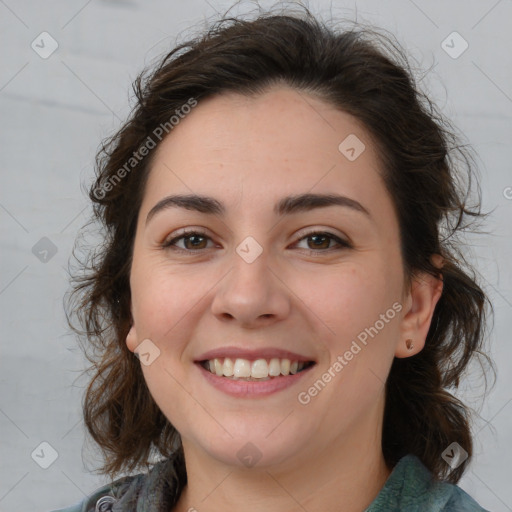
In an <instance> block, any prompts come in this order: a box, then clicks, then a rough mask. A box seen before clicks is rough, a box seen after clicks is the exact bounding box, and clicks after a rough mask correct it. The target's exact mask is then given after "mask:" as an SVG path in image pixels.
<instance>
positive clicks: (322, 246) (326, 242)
mask: <svg viewBox="0 0 512 512" xmlns="http://www.w3.org/2000/svg"><path fill="white" fill-rule="evenodd" d="M303 240H306V244H307V247H304V249H306V250H307V251H309V252H311V253H318V252H320V253H321V252H330V251H331V250H336V249H341V248H350V247H351V245H350V244H349V243H348V242H347V241H345V240H342V239H341V238H339V237H338V236H336V235H334V234H333V233H328V232H323V231H322V232H317V231H315V232H312V233H308V234H307V235H306V236H303V237H302V238H301V239H300V240H299V242H298V243H300V242H302V241H303ZM332 242H334V245H332Z"/></svg>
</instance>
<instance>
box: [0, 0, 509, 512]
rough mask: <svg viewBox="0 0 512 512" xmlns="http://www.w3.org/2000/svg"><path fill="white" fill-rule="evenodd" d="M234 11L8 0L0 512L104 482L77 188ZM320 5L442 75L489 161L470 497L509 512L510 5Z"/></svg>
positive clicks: (433, 85) (44, 503) (469, 390)
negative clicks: (171, 62) (485, 309)
mask: <svg viewBox="0 0 512 512" xmlns="http://www.w3.org/2000/svg"><path fill="white" fill-rule="evenodd" d="M229 5H231V2H219V1H215V0H208V1H206V0H188V1H184V0H174V1H167V2H166V1H163V0H152V1H145V2H143V1H142V0H117V1H116V0H110V1H108V0H92V1H86V0H80V1H79V0H74V1H64V0H52V1H45V2H38V1H36V0H0V55H1V60H0V62H1V66H0V109H1V120H2V123H1V128H0V140H1V145H0V147H1V152H0V159H1V166H0V169H1V170H0V180H1V181H0V230H1V231H0V233H1V241H2V259H1V272H0V307H1V333H2V340H1V360H0V365H1V366H0V383H1V401H0V428H1V438H0V442H1V446H0V460H1V472H0V510H1V511H10V512H21V511H24V512H27V511H45V510H50V509H53V508H57V507H62V506H65V505H70V504H72V503H75V502H77V501H78V500H79V499H81V498H82V497H83V495H85V494H88V493H90V492H91V491H92V490H93V489H95V488H96V487H98V486H99V485H101V484H103V483H104V481H105V479H104V478H103V477H100V476H95V475H93V474H91V473H90V472H89V471H88V470H86V469H85V468H84V462H83V461H85V462H86V463H87V467H88V468H89V469H91V470H92V469H93V468H94V467H95V463H96V462H97V460H98V459H97V454H95V452H94V451H92V447H91V446H90V444H89V443H88V444H87V445H86V446H85V448H83V442H84V429H83V424H82V421H81V405H80V402H81V398H82V393H83V388H84V386H85V381H84V380H83V379H78V380H77V377H78V376H79V372H80V370H81V369H82V368H83V366H84V360H83V357H82V354H81V352H80V350H79V349H78V347H77V344H76V342H75V340H74V338H73V336H72V335H70V333H69V331H68V328H67V325H66V322H65V317H64V313H63V307H62V299H63V296H64V293H65V292H66V290H67V289H68V278H67V273H66V270H65V269H66V268H67V263H68V259H69V256H70V252H71V249H72V246H73V242H74V238H75V236H76V234H77V231H78V229H79V228H80V227H81V226H82V225H83V224H84V223H85V222H86V220H87V218H88V214H89V206H88V203H87V201H86V198H85V196H84V194H83V193H82V190H81V183H82V182H85V183H89V182H90V180H91V177H92V169H93V159H94V154H95V152H96V149H97V147H98V144H99V142H100V140H101V139H102V138H103V137H105V136H106V135H109V134H110V133H112V131H113V129H114V128H115V127H117V126H118V125H119V123H120V120H122V119H124V118H125V117H126V115H127V114H128V112H129V104H128V95H129V93H130V85H131V82H132V80H133V79H134V77H135V76H136V74H137V73H138V72H139V71H140V70H141V68H142V67H143V66H144V65H145V64H147V63H149V62H150V61H151V60H152V59H153V58H155V57H156V56H157V55H159V54H161V53H162V52H164V51H167V50H168V49H169V48H170V47H171V46H173V45H174V44H175V42H176V37H177V36H178V35H179V36H180V39H181V38H185V37H186V36H187V35H188V34H192V32H190V31H189V30H188V27H195V29H194V30H199V29H200V27H201V25H202V20H204V19H206V18H210V17H211V16H215V12H216V11H222V12H223V11H224V10H225V9H226V8H227V7H228V6H229ZM246 5H247V3H244V4H243V6H242V7H241V8H235V9H234V10H233V13H234V14H237V13H239V12H246V11H247V10H249V9H248V7H244V6H246ZM262 5H263V6H269V5H272V3H271V2H262ZM310 7H311V9H312V10H313V12H315V13H317V14H318V13H320V14H321V15H322V17H323V18H324V19H329V18H330V16H331V14H330V13H331V12H332V15H333V16H334V17H342V16H343V17H347V18H349V19H354V18H355V17H356V12H357V18H358V19H359V20H360V21H365V22H369V23H375V24H377V25H378V26H381V27H383V28H386V29H388V30H390V31H392V32H393V33H395V34H396V36H397V37H398V39H399V40H400V41H401V42H402V44H403V45H404V46H405V47H406V48H407V50H408V51H409V53H410V54H411V55H412V56H414V57H415V58H416V59H417V62H418V64H419V65H420V66H421V67H422V68H423V69H427V68H429V67H432V66H433V69H432V70H431V71H430V72H429V73H428V74H426V76H425V78H424V79H423V80H422V82H421V83H422V85H423V86H424V87H425V88H426V89H427V90H428V91H430V93H431V94H432V96H433V98H434V99H435V101H436V102H437V103H438V105H439V106H440V107H441V108H442V110H443V112H444V113H445V114H447V115H448V116H449V117H450V118H451V119H452V120H453V121H454V122H455V124H456V125H457V126H458V127H459V128H460V130H461V131H462V132H463V133H465V135H466V137H467V140H468V142H469V143H471V144H472V145H473V147H474V148H475V150H476V151H477V153H478V154H479V157H480V160H479V164H480V168H481V172H482V186H483V205H484V209H485V210H493V209H494V213H493V215H492V216H491V218H490V219H489V222H488V223H487V224H486V226H485V227H486V229H487V230H488V231H490V232H491V234H490V235H486V236H483V237H478V238H475V242H474V243H473V253H474V259H475V261H476V263H477V265H478V268H479V270H480V272H481V273H482V275H483V277H484V279H485V283H484V285H485V289H486V291H487V292H488V293H489V295H490V297H491V299H492V301H493V303H494V306H495V311H496V317H495V327H494V331H493V332H492V337H491V341H492V344H493V349H492V355H493V357H494V358H495V360H496V363H497V366H498V378H497V382H496V386H495V387H494V389H493V390H492V393H491V394H490V395H489V397H488V399H487V401H486V402H484V404H483V405H482V404H481V401H479V394H480V393H481V391H482V387H481V385H480V384H481V382H480V381H478V380H472V381H469V384H468V385H466V386H465V391H464V398H466V399H467V400H468V401H469V402H470V403H471V404H473V405H474V406H475V407H479V408H478V412H479V414H480V416H477V417H476V420H475V424H474V431H475V434H476V446H475V452H476V453H475V457H474V462H473V464H472V465H471V468H470V471H469V472H468V473H467V475H466V476H465V477H464V479H463V480H462V482H461V486H462V487H463V488H464V489H466V490H467V491H468V492H469V493H470V494H471V495H472V496H474V497H475V499H477V501H479V502H480V503H481V504H482V506H484V507H485V508H487V509H489V510H492V511H494V512H499V511H509V510H512V486H511V485H510V466H511V463H512V447H511V446H512V428H511V427H512V405H511V403H510V402H511V401H512V376H511V374H510V372H507V370H508V368H509V367H510V361H511V356H512V344H511V343H510V341H511V340H510V332H511V328H512V322H511V318H512V286H511V282H512V279H511V270H510V261H511V260H512V243H511V236H510V235H511V228H510V224H511V220H512V189H510V188H507V187H512V172H511V162H512V145H511V137H512V62H511V50H512V34H511V30H510V20H512V1H511V0H500V1H496V0H472V1H468V0H457V1H455V0H452V1H450V2H446V1H441V0H438V1H429V2H426V1H420V0H415V1H414V2H413V1H412V0H393V1H386V2H383V1H379V0H371V1H370V0H368V1H357V2H355V1H343V0H340V1H336V0H335V1H333V2H332V5H331V2H329V1H325V0H324V1H318V2H311V3H310ZM43 31H47V32H49V33H50V34H51V36H52V37H53V38H54V39H55V40H56V41H57V42H58V45H59V47H58V49H57V51H56V52H55V53H53V54H52V55H51V56H50V57H49V58H47V59H42V58H41V57H40V56H39V55H38V54H37V53H36V52H35V51H34V50H33V49H32V48H31V42H32V41H33V40H34V39H36V38H37V37H38V36H39V34H40V33H41V32H43ZM453 31H457V32H458V33H459V34H460V35H461V36H462V37H463V38H464V39H465V40H466V41H467V42H468V44H469V48H468V49H467V51H465V52H464V53H463V54H462V55H461V56H460V57H458V58H457V59H454V58H452V57H450V56H449V55H448V54H447V53H446V52H445V51H444V50H443V48H442V46H441V43H442V41H443V40H445V39H446V37H447V36H448V35H449V34H451V33H452V32H453ZM38 40H40V39H38ZM456 44H459V43H458V42H457V43H456ZM456 48H457V47H456ZM42 237H47V238H49V239H50V240H51V241H52V243H53V244H55V246H56V248H57V253H56V254H55V255H54V256H53V257H51V258H50V257H49V256H50V255H51V253H50V254H49V256H48V261H47V262H43V261H40V259H38V258H37V257H36V256H35V255H34V254H33V252H32V248H33V246H34V245H35V244H36V243H37V242H38V241H39V240H40V239H41V238H42ZM41 256H42V255H41ZM42 442H47V443H49V444H50V445H51V446H52V447H53V448H54V449H55V450H56V451H57V453H58V457H57V459H56V460H55V461H54V462H53V463H52V464H51V465H50V466H49V467H48V469H43V468H42V467H40V466H39V465H38V464H37V463H36V462H35V460H34V459H37V457H36V456H35V455H34V459H33V458H32V457H31V454H32V453H33V452H34V450H36V448H37V450H36V453H39V454H40V457H39V459H37V460H38V461H39V462H45V460H46V462H49V461H50V459H49V457H50V455H49V453H50V452H49V450H48V449H47V448H46V449H44V448H43V452H44V454H45V455H44V457H43V456H41V447H40V443H42ZM82 451H83V453H82ZM43 459H45V460H43ZM95 461H96V462H95Z"/></svg>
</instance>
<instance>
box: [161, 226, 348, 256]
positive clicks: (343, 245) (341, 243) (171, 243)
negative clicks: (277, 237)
mask: <svg viewBox="0 0 512 512" xmlns="http://www.w3.org/2000/svg"><path fill="white" fill-rule="evenodd" d="M318 235H321V236H323V237H328V238H330V239H331V240H334V241H335V242H336V243H337V244H338V248H334V249H333V248H328V249H319V250H315V249H303V250H304V251H306V252H308V253H309V254H310V255H314V256H318V255H319V254H320V253H325V252H332V251H333V250H341V249H351V248H352V245H351V244H350V243H349V242H347V241H346V240H342V239H341V238H339V237H338V236H336V235H334V234H333V233H329V232H328V231H310V232H309V233H305V234H304V235H303V236H302V237H301V238H299V240H297V242H296V243H298V242H300V241H302V240H304V239H307V238H311V237H313V236H318ZM191 236H200V237H202V238H206V239H208V240H211V238H210V237H209V236H208V235H206V233H204V232H201V231H197V230H186V231H183V232H182V233H180V235H178V236H176V237H174V238H171V239H170V240H166V241H164V242H163V244H162V246H161V247H162V249H170V250H172V251H177V252H182V253H188V254H197V253H199V252H201V251H204V250H205V249H196V250H193V249H182V248H181V247H176V245H175V244H176V242H177V241H178V240H181V239H182V238H183V239H184V238H189V237H191Z"/></svg>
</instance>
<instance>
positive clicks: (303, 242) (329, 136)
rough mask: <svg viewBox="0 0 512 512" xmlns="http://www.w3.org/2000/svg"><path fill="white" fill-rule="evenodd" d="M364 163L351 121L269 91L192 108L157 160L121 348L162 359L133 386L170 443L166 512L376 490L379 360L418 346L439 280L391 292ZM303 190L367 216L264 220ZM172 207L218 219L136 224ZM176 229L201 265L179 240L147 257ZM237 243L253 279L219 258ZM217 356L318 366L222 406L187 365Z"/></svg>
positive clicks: (382, 206) (387, 241) (313, 505)
mask: <svg viewBox="0 0 512 512" xmlns="http://www.w3.org/2000/svg"><path fill="white" fill-rule="evenodd" d="M350 134H355V135H356V136H357V137H358V138H359V139H360V140H362V141H363V142H364V144H365V146H366V149H365V150H364V151H363V152H362V153H361V155H360V156H359V157H358V158H357V159H356V160H355V161H349V160H348V159H347V158H346V157H345V156H344V155H343V154H342V153H341V152H340V151H339V150H338V146H339V144H340V142H341V141H343V140H344V139H345V138H346V137H347V136H348V135H350ZM374 148H375V145H374V144H373V143H372V140H371V138H370V136H369V134H368V132H367V131H366V130H365V129H364V128H363V127H362V126H361V124H360V123H358V122H357V120H356V119H355V118H353V117H352V116H350V115H348V114H347V113H344V112H341V111H339V110H336V109H334V108H333V107H332V106H331V105H329V104H327V103H325V102H323V101H322V100H319V99H316V98H314V97H313V96H310V95H307V94H305V93H303V92H301V93H299V92H298V91H295V90H293V89H291V88H288V87H286V86H275V87H273V88H271V89H269V90H268V91H267V92H265V93H263V94H260V95H258V96H256V97H251V98H249V97H245V96H241V95H238V94H236V93H224V94H222V95H217V96H215V97H213V98H209V99H206V100H202V101H200V102H199V104H198V106H197V107H195V108H194V109H193V110H192V112H191V113H190V114H189V115H188V116H187V117H186V118H185V119H183V120H182V121H181V122H180V124H179V125H178V126H176V127H175V128H174V129H173V131H172V133H171V134H170V135H169V136H168V137H167V138H166V139H164V140H163V142H162V143H161V145H160V146H159V147H158V149H157V150H156V151H157V152H156V154H155V159H154V162H153V166H152V168H151V171H150V176H149V180H148V183H147V187H146V189H145V191H144V196H143V202H142V205H141V209H140V212H139V218H138V225H137V231H136V237H135V243H134V252H133V262H132V268H131V276H130V285H131V292H132V305H131V307H132V317H133V325H132V328H131V330H130V332H129V334H128V336H127V339H126V343H127V346H128V347H129V349H130V350H131V351H134V352H135V351H136V349H137V347H138V345H139V344H140V343H141V342H142V341H143V340H145V339H149V340H151V343H152V344H154V345H152V346H155V347H158V350H159V351H160V353H159V356H158V357H157V358H156V359H155V360H154V361H153V362H152V363H151V364H150V365H142V370H143V372H144V377H145V379H146V382H147V385H148V388H149V390H150V392H151V394H152V396H153V398H154V399H155V401H156V403H157V404H158V406H159V407H160V408H161V410H162V411H163V413H164V414H165V415H166V417H167V418H168V419H169V421H170V422H171V423H172V424H173V425H174V426H175V427H176V428H177V430H178V431H179V432H180V434H181V436H182V440H183V446H184V450H185V458H186V464H187V473H188V485H187V487H186V488H185V490H184V491H183V493H182V495H181V497H180V500H179V503H178V505H177V507H176V508H175V510H178V511H185V510H189V508H191V507H194V508H196V509H197V510H201V511H203V510H205V511H207V510H212V511H214V510H217V511H218V510H227V509H228V507H229V508H231V509H235V510H236V509H241V510H247V509H249V510H251V511H266V512H268V511H274V510H276V511H277V510H279V511H280V512H283V511H292V510H293V511H295V510H304V509H306V510H326V511H335V510H336V511H339V510H343V511H346V512H352V511H354V512H355V511H361V510H363V509H364V508H365V507H367V506H368V505H369V504H370V503H371V502H372V501H373V499H374V498H375V497H376V495H377V494H378V492H379V490H380V489H381V488H382V486H383V485H384V483H385V481H386V479H387V478H388V476H389V474H390V471H391V469H392V468H388V467H387V466H386V464H385V462H384V458H383V455H382V450H381V432H382V419H383V408H384V383H385V380H386V377H387V375H388V373H389V370H390V366H391V363H392V361H393V358H394V357H409V356H412V355H414V354H416V353H418V352H419V351H420V350H421V349H422V348H423V344H424V341H425V338H426V335H427V332H428V329H429V326H430V322H431V319H432V314H433V312H434V308H435V305H436V303H437V301H438V299H439V297H440V295H441V292H442V282H441V281H438V280H436V279H434V278H432V277H431V276H428V275H418V276H416V278H415V279H414V280H413V282H412V284H411V285H410V286H406V285H405V281H404V275H403V262H402V258H401V254H400V250H399V227H398V220H397V216H396V212H395V209H394V206H393V203H392V200H391V197H390V196H389V194H388V192H387V190H386V188H385V186H384V182H383V181H382V178H381V175H380V167H379V165H380V164H379V160H378V155H377V153H376V150H375V149H374ZM306 192H310V193H327V194H331V193H337V194H340V195H344V196H348V197H349V198H352V199H354V200H356V201H358V202H359V203H360V204H361V205H363V206H364V208H366V209H367V210H368V212H369V213H370V215H371V217H369V216H367V215H364V214H363V213H361V212H358V211H355V210H353V209H350V208H347V207H342V206H337V205H335V206H329V207H324V208H318V209H314V210H311V211H304V212H299V213H294V214H292V215H287V216H285V217H283V218H280V217H278V216H276V215H275V214H274V212H273V207H274V204H275V203H276V202H277V201H278V200H279V199H281V198H282V197H284V196H288V195H296V194H302V193H306ZM178 193H181V194H191V193H195V194H202V195H207V196H211V197H214V198H216V199H217V200H218V201H221V202H222V203H223V204H224V205H225V207H226V213H225V215H224V216H220V215H207V214H205V213H200V212H196V211H191V210H186V209H180V208H168V209H166V210H163V211H160V212H159V213H157V214H156V215H155V216H153V217H152V218H151V220H150V221H149V222H148V223H147V224H146V217H147V215H148V212H149V211H150V210H151V209H152V208H153V206H155V204H156V203H158V202H159V201H160V200H161V199H162V198H164V197H165V196H168V195H170V194H178ZM185 227H194V228H196V229H199V228H201V231H203V232H205V235H206V237H207V238H206V240H202V242H201V243H199V247H200V249H199V250H197V249H196V251H195V252H193V249H194V247H195V246H194V245H193V244H192V243H191V241H190V239H181V240H180V241H178V242H177V246H178V247H179V248H181V249H182V252H179V251H176V250H173V249H172V248H171V247H168V248H162V245H163V243H164V242H165V241H166V240H169V239H171V238H174V237H175V236H178V235H179V232H178V230H179V229H180V228H185ZM305 228H307V230H305ZM307 231H320V232H329V233H332V234H333V235H335V236H338V237H340V238H341V239H343V240H348V241H350V243H351V245H352V247H350V248H346V247H338V244H337V243H336V241H335V240H334V239H329V238H327V239H321V241H320V242H319V243H318V242H317V244H316V245H315V243H314V240H312V239H311V237H309V238H308V237H306V238H305V236H306V234H307ZM248 236H251V237H253V238H254V239H255V240H256V241H257V242H258V243H259V245H260V246H261V247H262V249H263V252H262V254H261V255H260V256H259V257H258V258H256V260H255V261H254V262H252V263H247V262H246V261H245V260H244V259H242V258H241V257H240V256H239V255H238V254H237V252H236V250H235V249H236V248H237V246H238V245H239V244H240V243H241V242H242V241H243V240H244V239H245V238H246V237H248ZM318 247H320V248H318ZM187 249H188V251H189V252H188V253H186V252H184V251H186V250H187ZM308 249H310V251H309V252H308ZM311 252H314V253H315V254H311ZM395 302H398V303H400V304H401V305H402V309H401V311H400V312H399V313H398V314H397V315H396V316H395V317H394V318H393V319H392V320H390V321H389V322H387V323H386V324H385V327H384V328H383V329H381V330H380V331H379V333H378V335H376V336H374V337H373V338H369V341H368V344H367V346H364V347H363V348H362V350H361V351H360V352H359V353H357V355H355V356H354V357H353V359H352V360H351V361H348V364H347V365H346V366H344V367H343V370H342V371H340V372H337V373H335V377H333V378H332V380H331V381H330V382H329V383H328V384H327V385H326V386H325V388H324V389H322V390H321V392H319V393H318V394H317V395H316V396H315V397H314V398H312V399H311V400H310V402H309V403H307V404H306V405H303V404H301V403H299V401H298V399H297V397H298V394H299V393H300V392H304V391H307V390H308V388H310V387H311V386H312V384H313V383H314V382H315V381H317V380H318V379H319V378H321V376H322V374H324V373H325V372H326V371H328V369H329V368H330V367H332V364H333V362H334V361H336V360H337V357H338V356H339V355H343V354H344V353H345V352H346V351H347V350H348V349H349V348H350V346H351V343H352V341H353V340H355V339H356V336H357V335H358V334H359V333H360V332H361V331H364V329H365V328H367V327H369V326H373V325H374V324H375V322H376V321H377V320H378V319H379V318H380V315H381V314H384V313H385V312H386V311H387V310H389V309H390V308H391V307H392V305H393V303H395ZM408 338H411V339H413V340H414V347H413V349H412V350H408V349H407V348H406V343H405V340H406V339H408ZM228 345H235V346H240V347H245V348H251V349H252V348H261V347H276V348H281V349H288V350H293V351H294V352H297V353H299V354H303V355H306V356H308V358H311V359H313V360H315V361H316V363H317V364H316V366H315V367H314V368H313V369H312V370H310V371H309V372H308V374H307V375H304V376H303V378H302V379H301V380H300V382H299V383H297V384H296V385H293V386H291V387H289V388H287V389H285V390H283V391H279V392H278V393H275V394H273V395H270V396H265V397H260V398H238V397H237V398H235V397H231V396H228V395H226V394H224V393H222V392H221V391H219V390H217V389H215V388H214V387H212V386H211V385H210V384H209V383H208V382H207V381H206V379H204V377H203V376H202V375H201V373H200V371H199V370H198V368H197V365H196V364H195V363H194V359H196V358H197V357H198V356H199V355H201V354H202V353H204V352H205V351H207V350H210V349H214V348H219V347H224V346H228ZM331 371H332V370H331ZM248 442H251V443H252V444H253V445H254V446H256V448H257V450H258V451H259V453H260V454H261V459H260V460H259V461H258V462H257V464H256V465H255V466H253V467H250V468H249V467H246V466H245V465H244V463H243V461H242V460H240V459H239V457H238V456H237V452H238V451H239V450H240V449H241V448H242V447H244V446H245V445H246V443H248ZM340 506H342V508H340Z"/></svg>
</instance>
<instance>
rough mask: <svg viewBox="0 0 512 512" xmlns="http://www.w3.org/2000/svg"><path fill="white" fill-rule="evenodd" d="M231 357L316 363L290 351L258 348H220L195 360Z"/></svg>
mask: <svg viewBox="0 0 512 512" xmlns="http://www.w3.org/2000/svg"><path fill="white" fill-rule="evenodd" d="M225 357H229V358H230V359H248V360H249V361H255V360H256V359H273V358H278V359H289V360H290V361H298V362H305V363H307V362H309V361H314V358H312V357H307V356H303V355H301V354H297V353H295V352H291V351H289V350H282V349H279V348H272V347H267V348H258V349H246V348H240V347H220V348H215V349H213V350H209V351H208V352H205V353H203V354H201V355H200V356H199V357H197V358H196V359H195V362H196V363H199V362H202V361H208V360H211V359H221V358H225Z"/></svg>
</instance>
